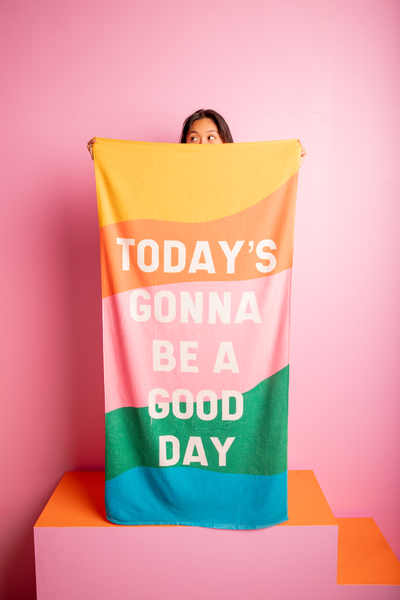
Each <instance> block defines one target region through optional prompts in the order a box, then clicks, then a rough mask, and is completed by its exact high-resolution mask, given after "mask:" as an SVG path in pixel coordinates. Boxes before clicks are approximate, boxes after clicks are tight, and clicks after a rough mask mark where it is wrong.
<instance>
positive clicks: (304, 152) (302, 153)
mask: <svg viewBox="0 0 400 600" xmlns="http://www.w3.org/2000/svg"><path fill="white" fill-rule="evenodd" d="M297 141H298V142H299V144H300V146H301V154H300V164H299V169H300V167H301V165H302V164H303V162H304V161H305V160H306V156H307V152H306V149H305V148H304V146H303V144H302V143H301V142H300V140H297Z"/></svg>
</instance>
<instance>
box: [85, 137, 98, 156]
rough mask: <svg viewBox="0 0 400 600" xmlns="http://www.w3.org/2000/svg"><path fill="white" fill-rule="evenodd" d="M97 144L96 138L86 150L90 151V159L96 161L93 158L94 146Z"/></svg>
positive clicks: (90, 141)
mask: <svg viewBox="0 0 400 600" xmlns="http://www.w3.org/2000/svg"><path fill="white" fill-rule="evenodd" d="M96 142H97V140H96V138H92V139H91V140H89V141H88V143H87V144H86V148H87V149H88V151H89V154H90V157H91V159H92V160H94V158H93V144H95V143H96Z"/></svg>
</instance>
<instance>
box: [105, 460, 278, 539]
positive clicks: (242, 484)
mask: <svg viewBox="0 0 400 600" xmlns="http://www.w3.org/2000/svg"><path fill="white" fill-rule="evenodd" d="M106 512H107V518H108V519H109V520H110V521H112V522H113V523H118V524H120V525H196V526H199V527H214V528H217V529H261V528H263V527H270V526H271V525H277V524H278V523H283V522H284V521H287V519H288V516H287V471H284V472H283V473H280V474H279V475H235V474H230V473H215V472H213V471H203V470H201V469H193V468H190V467H171V468H169V469H155V468H151V467H136V468H134V469H130V470H129V471H126V472H125V473H123V474H122V475H119V476H118V477H115V478H114V479H111V480H109V481H106Z"/></svg>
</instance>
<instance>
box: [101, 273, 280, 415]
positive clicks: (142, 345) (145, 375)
mask: <svg viewBox="0 0 400 600" xmlns="http://www.w3.org/2000/svg"><path fill="white" fill-rule="evenodd" d="M290 282H291V270H288V271H283V272H282V273H279V274H277V275H274V276H272V277H264V278H263V279H256V280H254V281H234V282H217V283H214V284H212V285H208V286H207V287H206V286H204V285H202V284H199V283H191V284H172V285H168V286H167V285H165V286H159V287H155V288H153V287H150V288H144V291H145V292H147V293H148V295H149V296H150V299H149V300H147V299H143V298H142V297H139V298H136V299H135V306H136V305H137V306H138V307H140V308H137V310H138V311H139V312H140V311H143V307H145V308H146V309H148V310H149V311H152V314H151V316H150V317H149V320H148V321H145V322H137V321H135V320H134V319H132V317H131V314H130V294H131V292H123V293H121V294H117V295H115V296H111V297H109V298H105V299H104V300H103V315H104V326H103V332H104V359H105V360H104V373H105V389H106V412H109V411H111V410H115V409H118V408H122V407H127V406H137V407H139V406H146V405H147V404H148V395H149V392H150V391H151V390H152V389H153V388H163V389H165V390H167V391H168V393H169V396H170V397H171V396H172V393H173V391H174V390H175V389H177V388H180V387H184V388H189V389H190V391H191V392H192V393H193V394H194V395H195V396H197V394H198V393H199V392H200V391H201V390H204V389H211V390H214V391H215V392H216V393H217V395H218V396H219V397H220V394H221V391H222V390H223V389H233V390H237V391H239V392H245V391H247V390H249V389H252V388H253V387H255V386H256V385H257V384H258V383H260V382H261V381H263V380H264V379H266V378H268V377H270V376H271V375H273V374H274V373H276V372H277V371H279V370H280V369H282V368H283V367H285V366H286V365H287V364H288V348H289V294H290ZM249 290H250V291H252V292H254V297H255V298H256V301H257V308H258V311H259V316H260V322H259V323H255V322H254V321H253V320H250V319H247V318H246V319H245V320H243V322H241V323H235V320H236V318H237V316H238V311H239V308H240V305H241V302H243V300H242V299H243V295H244V294H245V293H247V292H248V291H249ZM160 291H162V292H163V293H164V292H169V293H171V294H173V298H174V299H175V300H174V301H175V302H176V318H175V319H174V320H173V321H172V322H169V323H162V322H159V321H157V320H156V319H155V317H154V298H155V296H156V294H157V293H158V292H160ZM196 292H197V293H198V294H199V293H201V294H202V295H201V296H200V298H201V299H202V323H195V322H194V320H193V317H192V316H190V315H189V316H188V317H187V320H188V323H181V322H180V321H181V318H182V314H181V313H182V306H181V298H182V296H181V294H182V293H184V294H188V295H189V296H190V298H191V299H193V301H194V300H195V298H196ZM210 292H211V293H213V294H216V295H217V296H218V298H219V299H221V301H223V299H224V294H229V296H228V300H229V302H230V306H231V309H230V323H222V322H221V319H220V317H219V316H216V318H215V321H216V323H209V322H208V320H209V316H210V307H209V304H210ZM164 309H165V311H166V310H167V309H166V307H164ZM246 312H247V313H248V315H247V316H250V317H252V316H253V315H252V314H251V307H250V306H249V305H248V306H247V309H246ZM185 316H186V315H183V318H185ZM239 318H240V315H239ZM171 339H172V340H173V342H174V357H175V360H176V366H175V368H174V370H173V371H154V370H153V348H152V344H153V340H166V341H170V340H171ZM181 341H193V342H195V343H196V344H197V348H191V349H190V353H191V354H193V355H194V356H195V357H196V358H195V359H192V360H190V361H188V364H189V366H192V367H196V368H197V369H198V372H187V373H182V372H181V371H180V369H181V366H180V360H181V356H180V354H181V346H180V342H181ZM221 341H222V342H223V341H229V342H230V343H231V344H232V348H233V351H234V353H235V358H236V361H237V366H238V372H236V373H233V372H231V371H228V370H226V369H223V370H221V372H219V373H214V372H213V371H214V369H215V363H216V359H217V356H218V351H219V348H220V344H221ZM160 351H161V350H160ZM139 373H140V376H138V374H139ZM182 382H184V383H182Z"/></svg>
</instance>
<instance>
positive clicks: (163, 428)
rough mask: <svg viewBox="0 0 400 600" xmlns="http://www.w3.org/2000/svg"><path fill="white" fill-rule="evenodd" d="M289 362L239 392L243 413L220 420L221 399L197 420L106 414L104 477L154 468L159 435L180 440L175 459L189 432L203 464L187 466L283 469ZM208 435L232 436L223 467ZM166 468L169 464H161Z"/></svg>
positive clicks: (132, 411) (133, 412) (135, 412)
mask: <svg viewBox="0 0 400 600" xmlns="http://www.w3.org/2000/svg"><path fill="white" fill-rule="evenodd" d="M288 386H289V366H287V367H285V368H284V369H282V370H281V371H278V373H275V374H274V375H272V376H271V377H269V378H268V379H265V380H264V381H262V382H261V383H259V384H258V385H257V386H256V387H255V388H253V389H252V390H250V391H249V392H245V393H244V394H243V400H244V410H243V416H242V417H241V418H240V419H238V420H237V421H222V418H221V400H218V409H219V410H218V415H217V417H216V418H215V419H214V420H212V421H202V420H201V419H199V417H198V416H197V415H196V408H195V409H194V414H193V417H192V418H190V419H185V420H183V419H177V418H176V417H175V416H174V415H173V414H172V405H171V407H170V413H169V415H168V416H167V417H165V418H163V419H151V418H150V416H149V412H148V408H147V407H143V408H131V407H128V408H119V409H117V410H114V411H111V412H109V413H107V414H106V479H107V480H108V479H113V478H114V477H117V476H118V475H121V474H122V473H125V472H126V471H128V470H129V469H132V468H133V467H159V440H158V438H159V436H162V435H173V436H175V437H177V438H178V439H179V442H180V461H179V462H178V463H177V464H176V465H174V466H176V467H177V466H182V463H183V457H184V454H185V450H186V447H187V443H188V440H189V437H190V436H198V437H201V440H202V443H203V446H204V451H205V454H206V457H207V461H208V466H207V467H206V466H201V465H200V463H191V465H190V466H191V467H192V468H201V469H206V470H210V471H217V472H224V473H237V474H247V475H277V474H278V473H282V472H283V471H285V469H286V468H287V423H288ZM210 437H217V438H218V439H219V440H220V442H221V444H224V443H225V440H226V438H228V437H234V438H235V441H234V442H233V444H232V445H231V447H230V448H229V450H228V452H227V455H226V456H227V458H226V467H220V466H219V465H218V452H217V450H216V448H215V446H214V444H213V443H212V442H211V440H210ZM162 468H168V467H162Z"/></svg>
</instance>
